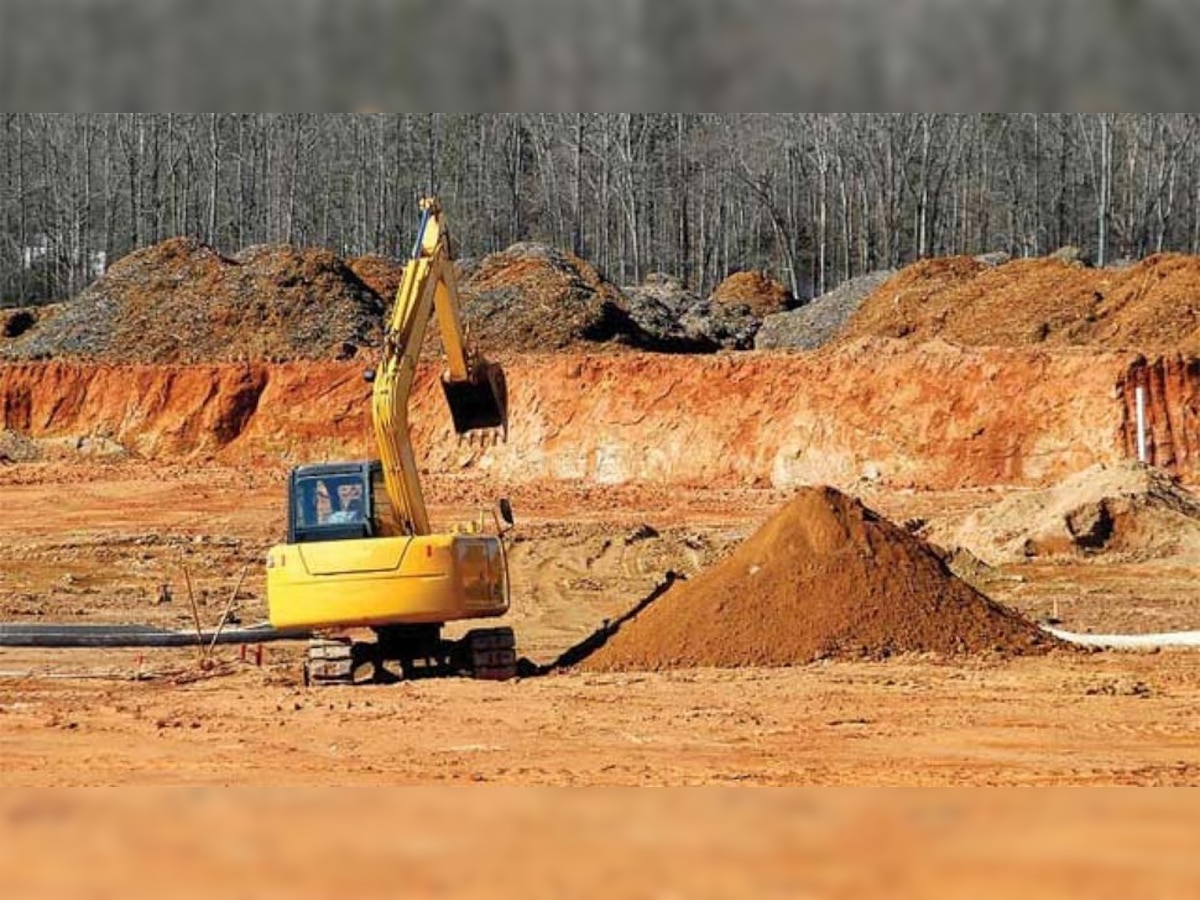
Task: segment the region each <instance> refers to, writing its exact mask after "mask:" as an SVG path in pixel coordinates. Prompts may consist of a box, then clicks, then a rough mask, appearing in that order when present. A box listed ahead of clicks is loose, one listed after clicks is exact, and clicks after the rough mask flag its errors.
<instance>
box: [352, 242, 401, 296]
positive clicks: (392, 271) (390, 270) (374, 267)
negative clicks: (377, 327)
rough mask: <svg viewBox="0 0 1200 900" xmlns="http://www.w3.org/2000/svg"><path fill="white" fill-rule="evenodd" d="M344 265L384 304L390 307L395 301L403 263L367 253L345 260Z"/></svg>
mask: <svg viewBox="0 0 1200 900" xmlns="http://www.w3.org/2000/svg"><path fill="white" fill-rule="evenodd" d="M346 265H347V266H348V267H349V268H350V271H351V272H353V273H354V274H355V275H357V276H358V279H359V280H360V281H361V282H362V283H363V284H365V285H366V286H367V287H369V288H370V289H371V290H373V291H374V292H375V293H376V294H377V295H378V296H379V298H380V299H381V300H382V301H383V302H384V303H385V304H387V305H389V306H390V305H391V303H392V301H394V300H395V299H396V291H398V290H400V282H401V281H402V280H403V279H404V263H403V262H401V261H400V260H398V259H392V258H391V257H389V256H379V255H378V254H375V253H368V254H367V255H366V256H355V257H352V258H351V259H348V260H346Z"/></svg>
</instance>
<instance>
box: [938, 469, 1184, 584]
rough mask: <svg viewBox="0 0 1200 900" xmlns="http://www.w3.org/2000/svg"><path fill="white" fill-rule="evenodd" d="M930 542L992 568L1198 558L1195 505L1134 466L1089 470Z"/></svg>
mask: <svg viewBox="0 0 1200 900" xmlns="http://www.w3.org/2000/svg"><path fill="white" fill-rule="evenodd" d="M931 537H933V538H934V539H935V540H938V541H939V542H941V543H944V544H946V545H948V546H959V547H965V548H966V549H967V550H969V551H971V553H973V554H975V555H976V556H978V557H979V558H980V559H982V560H984V561H985V562H987V563H990V564H992V565H997V564H1000V563H1006V562H1018V561H1022V560H1026V559H1031V558H1039V557H1053V556H1083V555H1087V556H1100V557H1102V558H1108V559H1114V560H1115V559H1120V560H1123V561H1130V560H1143V559H1154V558H1163V557H1175V556H1178V555H1180V554H1184V555H1187V556H1189V557H1198V556H1200V499H1198V498H1196V497H1195V496H1194V495H1193V494H1191V493H1189V492H1188V491H1187V490H1185V489H1184V488H1182V487H1181V486H1180V485H1179V484H1178V483H1177V482H1176V481H1175V480H1174V479H1172V478H1171V477H1170V476H1169V475H1167V474H1166V473H1165V472H1162V471H1160V470H1159V469H1155V468H1152V467H1150V466H1146V465H1142V464H1141V463H1138V462H1135V461H1124V462H1120V463H1115V464H1113V465H1107V466H1106V465H1094V466H1091V467H1089V468H1087V469H1085V470H1084V471H1082V472H1078V473H1076V474H1075V475H1072V476H1071V477H1069V478H1067V479H1065V480H1064V481H1062V482H1060V483H1059V484H1056V485H1054V486H1053V487H1050V488H1047V489H1045V490H1038V491H1030V492H1028V493H1024V494H1017V495H1014V496H1012V497H1009V498H1008V499H1006V500H1004V501H1002V502H1001V503H999V504H997V505H996V506H994V507H992V508H990V509H985V510H982V511H979V512H976V513H973V514H971V515H970V516H968V517H967V518H966V519H965V520H964V521H963V522H962V523H961V524H959V525H958V526H957V527H954V528H946V529H944V533H937V534H931Z"/></svg>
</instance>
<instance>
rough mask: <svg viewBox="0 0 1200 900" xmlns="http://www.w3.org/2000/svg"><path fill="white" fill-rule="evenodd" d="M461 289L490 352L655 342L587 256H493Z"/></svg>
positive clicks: (544, 251)
mask: <svg viewBox="0 0 1200 900" xmlns="http://www.w3.org/2000/svg"><path fill="white" fill-rule="evenodd" d="M458 287H459V293H460V294H461V295H462V300H463V307H464V317H465V319H466V320H467V321H468V322H469V323H470V327H471V333H472V335H473V336H474V338H475V340H476V342H477V343H478V344H479V346H480V347H481V348H483V349H485V351H486V350H492V351H494V350H497V349H505V350H516V351H529V350H535V351H536V350H561V349H563V348H566V347H570V346H573V345H578V344H598V343H607V342H613V343H617V344H630V345H634V346H646V345H647V344H652V343H653V341H652V340H650V338H649V337H648V336H647V335H646V334H645V333H644V332H643V331H642V329H641V328H639V327H638V325H637V324H636V323H635V322H634V321H633V320H632V318H631V317H630V315H629V307H628V304H627V302H626V300H625V298H624V297H623V296H622V295H621V292H620V290H619V289H618V288H617V287H616V286H615V285H613V284H612V283H611V282H609V281H607V280H605V279H604V278H602V277H601V276H600V275H599V274H598V273H597V272H596V270H595V269H594V268H592V266H591V265H589V264H588V263H586V262H584V261H583V260H582V259H580V258H579V257H577V256H574V255H573V254H570V253H566V252H564V251H561V250H556V249H554V248H553V247H548V246H546V245H544V244H535V243H520V244H513V246H511V247H509V248H508V249H507V250H503V251H501V252H499V253H493V254H491V255H490V256H488V257H485V258H484V259H483V260H482V261H481V262H480V263H479V265H478V267H476V268H474V269H473V270H469V271H468V272H467V273H466V277H465V278H464V279H463V280H462V281H461V282H460V283H459V286H458Z"/></svg>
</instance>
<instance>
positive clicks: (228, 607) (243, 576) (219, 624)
mask: <svg viewBox="0 0 1200 900" xmlns="http://www.w3.org/2000/svg"><path fill="white" fill-rule="evenodd" d="M249 568H250V567H249V566H242V574H241V575H239V576H238V580H237V584H236V585H234V588H233V593H232V594H230V595H229V602H228V603H226V604H225V612H223V613H221V619H220V621H219V622H217V630H216V631H214V632H213V636H212V640H211V641H210V642H209V644H208V653H207V656H209V657H211V656H212V654H213V649H214V648H215V647H216V646H217V638H219V637H220V636H221V629H222V628H224V627H225V622H226V620H228V618H229V613H230V612H232V610H233V604H234V602H235V601H236V600H237V595H238V591H240V590H241V589H242V582H243V581H245V580H246V570H247V569H249Z"/></svg>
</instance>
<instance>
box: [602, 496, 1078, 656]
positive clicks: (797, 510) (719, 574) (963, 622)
mask: <svg viewBox="0 0 1200 900" xmlns="http://www.w3.org/2000/svg"><path fill="white" fill-rule="evenodd" d="M1055 643H1056V642H1055V641H1054V640H1053V639H1052V638H1050V637H1049V636H1048V635H1046V634H1044V633H1043V632H1041V631H1040V630H1039V629H1038V628H1037V627H1036V626H1034V625H1033V624H1032V623H1030V622H1028V621H1026V620H1025V619H1023V618H1022V617H1021V616H1019V615H1018V614H1017V613H1015V612H1013V611H1011V610H1008V609H1005V608H1004V607H1001V606H999V605H998V604H996V603H993V602H992V601H991V600H989V599H988V598H987V597H985V596H983V595H982V594H980V593H979V592H978V591H976V590H975V589H974V588H972V587H971V586H970V585H968V584H967V583H966V582H964V581H962V580H960V579H959V578H957V577H956V576H954V575H953V574H952V573H951V572H950V571H949V569H947V567H946V565H945V564H944V562H943V561H942V560H941V559H940V558H939V556H938V555H937V554H936V553H935V552H934V551H933V549H932V548H930V547H929V546H928V545H927V544H925V543H924V542H923V541H921V540H920V539H918V538H916V537H914V536H913V535H911V534H909V533H908V532H907V531H905V530H904V529H903V528H901V527H900V526H898V525H895V524H893V523H891V522H888V521H886V520H885V519H882V518H881V517H880V516H878V515H877V514H876V513H874V512H872V511H871V510H869V509H867V508H866V507H865V506H863V505H862V503H860V502H859V501H858V500H855V499H853V498H851V497H847V496H846V495H844V494H842V493H840V492H838V491H837V490H835V489H833V488H829V487H814V488H805V489H802V490H801V491H799V492H798V493H797V495H796V496H795V497H794V498H793V499H792V500H791V501H790V502H789V503H788V504H787V505H786V506H785V507H784V508H783V509H782V510H780V511H779V512H778V513H777V514H776V515H775V516H774V517H772V518H771V519H770V520H769V521H768V522H767V523H766V524H765V525H763V526H762V528H760V529H759V530H758V531H757V532H756V533H755V534H754V535H752V536H751V537H750V538H749V539H748V540H747V541H746V542H745V543H743V544H742V545H741V546H739V547H738V548H737V549H736V550H735V551H734V552H733V554H732V555H730V556H729V557H728V558H727V559H725V560H724V561H723V562H721V563H718V564H717V565H716V566H714V567H713V568H711V569H709V570H707V571H705V572H703V573H702V574H701V575H700V576H698V577H697V578H696V579H695V580H693V581H690V582H686V583H684V584H682V585H681V586H677V587H674V588H672V589H671V590H669V591H668V592H667V593H666V594H665V595H663V596H662V597H661V598H660V599H658V600H656V601H655V602H653V603H652V604H650V605H649V606H647V607H646V608H645V609H644V610H642V611H641V612H640V613H639V614H638V615H637V616H636V617H635V618H633V619H632V620H631V621H629V622H628V623H627V624H625V625H624V627H622V628H620V630H618V631H617V632H616V633H615V634H613V635H612V636H611V637H610V638H609V640H608V641H607V643H605V644H604V645H603V646H602V647H600V648H599V649H598V650H597V651H596V652H595V653H594V654H592V655H591V656H589V657H588V658H587V659H586V660H585V661H584V663H583V665H584V667H585V668H589V669H597V670H608V669H661V668H672V667H694V666H726V667H728V666H748V665H763V666H779V665H793V664H803V663H808V662H812V661H814V660H817V659H822V658H855V659H859V658H870V659H882V658H885V657H888V656H891V655H892V654H897V653H907V652H934V653H939V654H944V655H947V656H956V655H964V654H980V653H988V652H997V653H1000V654H1004V655H1016V654H1027V653H1040V652H1043V651H1045V650H1047V649H1049V648H1050V647H1052V646H1054V645H1055Z"/></svg>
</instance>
